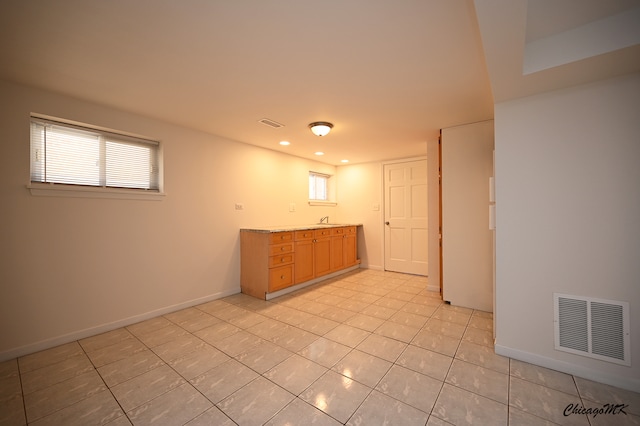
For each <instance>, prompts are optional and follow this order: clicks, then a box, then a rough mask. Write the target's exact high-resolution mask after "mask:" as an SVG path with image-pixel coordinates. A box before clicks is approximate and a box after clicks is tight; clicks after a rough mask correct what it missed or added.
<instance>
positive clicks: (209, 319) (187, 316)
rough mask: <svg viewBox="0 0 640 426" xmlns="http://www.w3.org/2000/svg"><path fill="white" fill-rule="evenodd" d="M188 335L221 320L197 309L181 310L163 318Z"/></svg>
mask: <svg viewBox="0 0 640 426" xmlns="http://www.w3.org/2000/svg"><path fill="white" fill-rule="evenodd" d="M164 317H165V318H167V319H168V320H169V321H171V322H173V323H174V324H176V325H178V326H180V327H182V328H184V329H185V330H187V331H188V332H190V333H193V332H194V331H198V330H202V329H203V328H206V327H209V326H211V325H214V324H217V323H219V322H220V321H221V320H220V319H219V318H216V317H214V316H213V315H209V314H207V313H205V312H203V311H201V310H200V309H197V308H188V309H183V310H181V311H178V312H173V313H170V314H167V315H165V316H164Z"/></svg>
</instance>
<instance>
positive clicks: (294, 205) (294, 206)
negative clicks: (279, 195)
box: [289, 203, 296, 213]
mask: <svg viewBox="0 0 640 426" xmlns="http://www.w3.org/2000/svg"><path fill="white" fill-rule="evenodd" d="M295 211H296V203H289V212H290V213H293V212H295Z"/></svg>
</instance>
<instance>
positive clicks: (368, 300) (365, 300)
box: [351, 290, 380, 305]
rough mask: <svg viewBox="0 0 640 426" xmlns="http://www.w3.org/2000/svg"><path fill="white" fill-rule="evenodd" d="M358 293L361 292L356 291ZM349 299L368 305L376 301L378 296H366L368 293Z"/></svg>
mask: <svg viewBox="0 0 640 426" xmlns="http://www.w3.org/2000/svg"><path fill="white" fill-rule="evenodd" d="M358 291H361V290H358ZM351 299H353V300H357V301H358V302H363V303H366V304H367V305H370V304H372V303H374V302H375V301H376V300H378V299H380V296H376V295H375V294H368V293H358V294H356V295H355V296H352V297H351Z"/></svg>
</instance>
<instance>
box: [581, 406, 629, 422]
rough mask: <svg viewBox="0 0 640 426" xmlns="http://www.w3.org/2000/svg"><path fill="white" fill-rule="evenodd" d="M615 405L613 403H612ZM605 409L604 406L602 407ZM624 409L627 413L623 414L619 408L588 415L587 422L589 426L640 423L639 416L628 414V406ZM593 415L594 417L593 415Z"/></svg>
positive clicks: (599, 407) (597, 407)
mask: <svg viewBox="0 0 640 426" xmlns="http://www.w3.org/2000/svg"><path fill="white" fill-rule="evenodd" d="M614 405H615V404H614ZM588 408H593V409H598V410H601V409H603V407H602V405H600V406H589V407H587V409H588ZM604 409H605V410H606V408H604ZM626 410H627V411H625V412H626V413H627V414H626V415H625V414H623V413H622V412H621V411H620V410H619V409H616V410H612V411H605V412H604V413H603V414H597V415H594V414H592V415H590V416H589V422H590V423H591V426H612V425H613V426H638V425H640V416H636V415H634V414H629V411H628V407H627V409H626ZM594 416H595V417H594Z"/></svg>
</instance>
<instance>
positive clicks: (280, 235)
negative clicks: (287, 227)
mask: <svg viewBox="0 0 640 426" xmlns="http://www.w3.org/2000/svg"><path fill="white" fill-rule="evenodd" d="M289 241H293V232H273V233H272V234H271V235H269V243H270V244H280V243H286V242H289Z"/></svg>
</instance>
